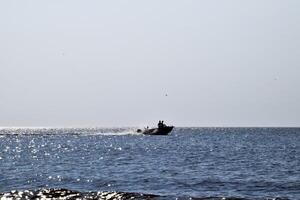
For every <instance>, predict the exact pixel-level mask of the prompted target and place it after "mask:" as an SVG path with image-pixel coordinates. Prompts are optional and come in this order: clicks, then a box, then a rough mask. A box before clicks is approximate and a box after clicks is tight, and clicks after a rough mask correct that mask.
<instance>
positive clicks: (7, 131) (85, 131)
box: [0, 127, 141, 137]
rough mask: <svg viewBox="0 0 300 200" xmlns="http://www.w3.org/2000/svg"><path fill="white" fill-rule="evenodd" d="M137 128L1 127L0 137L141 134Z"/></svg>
mask: <svg viewBox="0 0 300 200" xmlns="http://www.w3.org/2000/svg"><path fill="white" fill-rule="evenodd" d="M136 130H137V128H133V127H130V128H42V127H41V128H1V129H0V137H4V136H6V135H83V136H84V135H86V136H91V135H103V136H113V135H116V136H118V135H119V136H122V135H141V133H137V132H136Z"/></svg>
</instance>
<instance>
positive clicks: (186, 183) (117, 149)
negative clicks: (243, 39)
mask: <svg viewBox="0 0 300 200" xmlns="http://www.w3.org/2000/svg"><path fill="white" fill-rule="evenodd" d="M41 188H66V189H68V190H74V191H80V192H88V191H95V192H96V191H120V192H134V193H146V194H155V195H159V196H164V197H167V198H170V199H172V198H175V197H197V198H205V197H239V198H245V199H268V198H275V197H279V198H281V199H285V198H286V199H297V200H299V199H300V129H299V128H175V130H174V131H173V132H172V133H171V134H170V135H169V136H143V135H138V134H135V133H134V129H127V128H120V129H118V128H114V129H101V128H94V129H92V128H91V129H1V130H0V193H6V192H9V191H11V190H22V191H23V190H38V189H41ZM2 195H3V194H2ZM0 197H1V195H0Z"/></svg>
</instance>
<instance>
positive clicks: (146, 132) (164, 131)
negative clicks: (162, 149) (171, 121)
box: [137, 126, 174, 135]
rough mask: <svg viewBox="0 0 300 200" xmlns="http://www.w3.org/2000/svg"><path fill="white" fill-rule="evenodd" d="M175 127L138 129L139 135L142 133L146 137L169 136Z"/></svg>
mask: <svg viewBox="0 0 300 200" xmlns="http://www.w3.org/2000/svg"><path fill="white" fill-rule="evenodd" d="M173 128H174V126H161V127H158V128H150V129H149V128H145V129H144V130H141V129H138V130H137V132H138V133H142V134H144V135H168V134H169V133H170V132H171V131H172V130H173Z"/></svg>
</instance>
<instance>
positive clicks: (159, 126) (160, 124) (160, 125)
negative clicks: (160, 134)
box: [157, 120, 162, 128]
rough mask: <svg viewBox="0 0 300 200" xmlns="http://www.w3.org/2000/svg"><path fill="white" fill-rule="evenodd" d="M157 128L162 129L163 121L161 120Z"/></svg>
mask: <svg viewBox="0 0 300 200" xmlns="http://www.w3.org/2000/svg"><path fill="white" fill-rule="evenodd" d="M157 127H158V128H161V127H162V121H160V120H159V122H158V124H157Z"/></svg>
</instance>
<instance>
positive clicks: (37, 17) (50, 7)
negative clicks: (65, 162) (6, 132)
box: [0, 0, 300, 126]
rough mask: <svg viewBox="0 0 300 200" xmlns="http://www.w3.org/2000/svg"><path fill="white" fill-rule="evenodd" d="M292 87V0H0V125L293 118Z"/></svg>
mask: <svg viewBox="0 0 300 200" xmlns="http://www.w3.org/2000/svg"><path fill="white" fill-rule="evenodd" d="M299 87H300V1H299V0H248V1H247V0H245V1H240V0H236V1H231V0H224V1H217V0H207V1H202V0H197V1H196V0H195V1H190V0H181V1H178V0H151V1H142V0H132V1H124V0H120V1H98V0H95V1H92V0H90V1H84V0H80V1H79V0H48V1H43V0H22V1H17V0H0V126H139V125H146V124H149V125H155V124H156V123H157V121H158V120H160V119H164V120H165V121H166V122H169V123H171V124H173V125H175V126H300V89H299ZM166 94H167V96H166Z"/></svg>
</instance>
